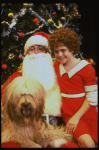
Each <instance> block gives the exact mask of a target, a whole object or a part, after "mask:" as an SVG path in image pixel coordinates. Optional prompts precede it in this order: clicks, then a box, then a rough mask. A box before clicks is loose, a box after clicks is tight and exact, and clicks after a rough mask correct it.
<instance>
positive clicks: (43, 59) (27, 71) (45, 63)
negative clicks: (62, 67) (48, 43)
mask: <svg viewBox="0 0 99 150" xmlns="http://www.w3.org/2000/svg"><path fill="white" fill-rule="evenodd" d="M52 66H53V61H52V58H51V56H50V54H48V53H47V54H45V53H39V54H32V55H27V56H26V57H25V58H24V61H23V75H24V76H26V75H28V76H29V75H30V76H31V77H32V78H34V79H36V80H38V81H39V82H41V83H42V85H43V86H44V88H45V90H49V89H51V88H52V87H53V86H54V84H55V81H56V77H55V72H54V68H53V67H52Z"/></svg>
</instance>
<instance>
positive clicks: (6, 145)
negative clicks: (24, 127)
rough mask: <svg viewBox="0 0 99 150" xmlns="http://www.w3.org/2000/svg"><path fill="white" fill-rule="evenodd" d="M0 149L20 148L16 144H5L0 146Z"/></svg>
mask: <svg viewBox="0 0 99 150" xmlns="http://www.w3.org/2000/svg"><path fill="white" fill-rule="evenodd" d="M1 148H21V147H20V145H19V144H18V143H15V142H6V143H2V144H1Z"/></svg>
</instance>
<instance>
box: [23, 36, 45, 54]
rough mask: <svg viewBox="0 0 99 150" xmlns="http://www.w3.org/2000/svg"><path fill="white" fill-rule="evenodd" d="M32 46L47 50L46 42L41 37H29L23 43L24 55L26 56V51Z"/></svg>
mask: <svg viewBox="0 0 99 150" xmlns="http://www.w3.org/2000/svg"><path fill="white" fill-rule="evenodd" d="M33 45H42V46H45V47H47V48H48V40H47V39H46V38H45V37H43V36H41V35H35V36H31V37H30V38H29V39H28V40H27V41H26V43H25V46H24V55H26V53H27V50H28V49H29V48H30V47H31V46H33Z"/></svg>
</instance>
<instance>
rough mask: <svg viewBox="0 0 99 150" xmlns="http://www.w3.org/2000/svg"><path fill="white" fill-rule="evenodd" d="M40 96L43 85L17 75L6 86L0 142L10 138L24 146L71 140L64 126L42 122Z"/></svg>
mask: <svg viewBox="0 0 99 150" xmlns="http://www.w3.org/2000/svg"><path fill="white" fill-rule="evenodd" d="M44 98H45V90H44V88H43V86H42V85H41V84H40V83H39V82H38V81H36V80H33V79H26V78H24V77H17V78H15V79H14V80H13V81H12V82H11V83H10V84H9V85H8V86H7V87H6V89H5V91H4V100H5V104H4V108H3V116H4V119H3V121H2V135H1V136H2V137H1V143H4V142H8V141H12V142H16V143H19V144H20V145H21V147H26V148H34V147H47V146H48V145H51V146H52V147H58V146H60V145H61V144H64V143H66V142H68V141H71V140H72V135H68V134H66V133H65V132H64V128H60V129H59V128H58V127H54V126H52V125H49V124H45V123H43V122H42V114H43V111H44ZM57 143H58V144H57Z"/></svg>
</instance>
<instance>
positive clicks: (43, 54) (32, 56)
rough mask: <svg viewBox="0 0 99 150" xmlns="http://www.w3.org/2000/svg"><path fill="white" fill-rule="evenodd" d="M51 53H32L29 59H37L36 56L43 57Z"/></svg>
mask: <svg viewBox="0 0 99 150" xmlns="http://www.w3.org/2000/svg"><path fill="white" fill-rule="evenodd" d="M47 55H49V53H39V54H31V55H29V56H28V58H29V59H36V58H42V57H47Z"/></svg>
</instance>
